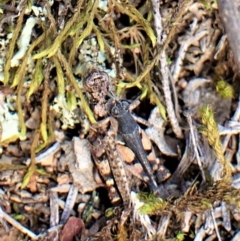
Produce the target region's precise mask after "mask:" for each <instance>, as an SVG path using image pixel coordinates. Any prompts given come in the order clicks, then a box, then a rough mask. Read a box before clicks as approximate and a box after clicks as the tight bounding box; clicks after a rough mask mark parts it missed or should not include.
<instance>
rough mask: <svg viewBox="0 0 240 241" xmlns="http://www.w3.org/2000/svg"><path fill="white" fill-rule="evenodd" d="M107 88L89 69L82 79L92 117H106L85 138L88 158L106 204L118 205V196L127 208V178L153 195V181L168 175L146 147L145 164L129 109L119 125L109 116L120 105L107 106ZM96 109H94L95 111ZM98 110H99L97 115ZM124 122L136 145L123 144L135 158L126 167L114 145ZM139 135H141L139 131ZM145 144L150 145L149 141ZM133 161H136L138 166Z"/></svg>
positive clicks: (104, 78) (105, 77)
mask: <svg viewBox="0 0 240 241" xmlns="http://www.w3.org/2000/svg"><path fill="white" fill-rule="evenodd" d="M109 88H110V81H109V77H108V75H107V74H106V73H105V72H104V71H100V70H96V69H93V70H92V72H91V71H90V72H88V73H87V75H86V76H85V78H84V89H85V91H88V93H86V94H87V97H88V99H89V103H90V105H91V107H92V108H93V109H94V114H95V117H96V118H99V117H106V118H105V119H104V120H102V121H100V122H98V123H97V124H96V125H94V126H92V128H91V131H90V134H89V137H88V138H89V141H90V142H91V144H92V156H93V159H94V162H95V164H96V166H97V168H98V170H99V172H100V174H101V176H102V177H103V179H104V181H105V183H106V186H107V188H108V191H109V197H110V200H111V201H112V203H116V202H118V201H119V199H120V197H119V196H118V192H119V194H120V196H121V198H122V200H123V203H124V205H125V206H127V205H128V204H129V202H130V192H131V186H132V183H131V181H130V180H132V178H129V174H132V175H134V176H136V177H137V178H138V179H140V180H143V181H144V182H146V183H148V184H149V185H150V187H151V188H152V191H156V190H157V181H158V182H162V181H163V180H165V179H166V178H168V177H169V176H170V173H169V171H168V170H167V169H166V168H165V167H164V166H163V165H162V163H160V162H159V161H158V159H157V158H156V156H155V154H154V151H153V148H152V146H151V147H150V150H151V154H150V155H149V156H150V157H152V160H150V161H149V160H148V157H147V154H146V152H145V150H144V149H143V145H142V141H141V136H140V134H139V131H141V129H140V128H139V126H138V125H137V124H136V122H135V120H134V119H133V118H132V117H131V114H130V113H129V105H127V107H126V109H125V111H127V115H128V118H125V117H124V118H123V121H122V122H121V121H119V118H116V115H114V114H113V112H114V111H116V107H117V108H118V109H117V110H119V106H118V104H119V103H120V104H121V103H122V102H123V101H122V102H121V101H114V100H111V99H110V100H109V101H108V103H107V97H108V93H107V92H108V90H109ZM97 101H98V102H97ZM124 102H126V101H124ZM109 103H110V104H109ZM96 106H98V107H97V108H96ZM99 106H100V107H101V113H100V115H99V109H100V108H99ZM109 108H110V109H109ZM108 112H110V113H111V114H112V115H113V117H115V118H116V119H117V120H118V123H117V124H116V123H115V124H114V121H113V119H112V118H111V117H107V113H108ZM115 114H116V113H115ZM120 114H121V113H120ZM123 114H124V113H123ZM117 117H119V116H117ZM128 119H129V120H128ZM125 121H127V122H128V121H130V123H129V122H128V125H130V126H133V127H134V136H135V140H136V141H137V144H135V146H131V145H130V144H129V142H128V140H127V141H126V145H127V146H126V147H130V149H132V151H133V152H134V154H135V155H136V156H135V157H134V158H132V160H131V161H129V160H128V161H127V162H128V163H125V162H124V161H126V156H124V154H123V153H122V151H121V150H123V149H122V148H119V147H120V146H121V145H119V144H118V143H117V139H116V135H117V132H118V133H120V134H124V133H122V132H124V131H122V130H123V127H122V126H121V123H123V125H127V123H125ZM119 124H120V126H119ZM118 128H119V130H118ZM130 129H131V128H130ZM142 133H144V132H143V131H142ZM125 134H126V133H125ZM127 134H129V133H127ZM130 134H131V133H130ZM123 137H124V135H123ZM145 138H146V134H145ZM125 139H126V138H125ZM130 139H131V137H130ZM136 141H135V143H136ZM149 143H151V142H150V140H149ZM139 149H140V152H139ZM148 149H149V148H148ZM139 153H140V154H139ZM136 157H137V158H136ZM137 159H138V160H139V161H140V163H139V161H138V160H137ZM156 161H158V162H156ZM155 174H156V175H155ZM112 176H113V177H112ZM155 176H156V177H157V181H156V180H155ZM127 177H128V178H127ZM114 181H115V182H114ZM114 183H116V186H117V189H118V192H117V191H116V189H115V188H114Z"/></svg>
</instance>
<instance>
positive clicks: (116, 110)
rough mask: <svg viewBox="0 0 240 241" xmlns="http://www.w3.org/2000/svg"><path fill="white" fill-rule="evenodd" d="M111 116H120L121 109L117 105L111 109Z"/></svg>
mask: <svg viewBox="0 0 240 241" xmlns="http://www.w3.org/2000/svg"><path fill="white" fill-rule="evenodd" d="M111 115H112V116H115V117H116V116H118V115H119V108H118V107H117V105H114V106H113V107H112V109H111Z"/></svg>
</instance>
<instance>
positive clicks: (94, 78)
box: [83, 68, 110, 117]
mask: <svg viewBox="0 0 240 241" xmlns="http://www.w3.org/2000/svg"><path fill="white" fill-rule="evenodd" d="M83 86H84V91H85V93H86V95H87V98H88V101H89V104H90V106H91V107H92V108H93V112H94V114H95V115H96V116H97V117H104V116H107V112H106V108H105V104H106V96H107V95H108V92H109V87H110V78H109V76H108V74H107V73H106V72H104V71H102V70H98V69H95V68H93V69H91V70H90V71H88V72H87V73H86V74H85V76H84V78H83Z"/></svg>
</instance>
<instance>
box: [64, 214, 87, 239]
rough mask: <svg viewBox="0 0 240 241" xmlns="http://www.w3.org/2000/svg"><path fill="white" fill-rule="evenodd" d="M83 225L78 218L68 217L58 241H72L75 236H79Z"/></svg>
mask: <svg viewBox="0 0 240 241" xmlns="http://www.w3.org/2000/svg"><path fill="white" fill-rule="evenodd" d="M83 230H84V223H83V221H82V220H81V219H80V218H76V217H70V218H69V219H68V221H67V223H66V224H65V226H64V228H63V230H62V231H61V234H60V241H72V240H73V238H74V237H75V236H76V235H81V233H82V232H83Z"/></svg>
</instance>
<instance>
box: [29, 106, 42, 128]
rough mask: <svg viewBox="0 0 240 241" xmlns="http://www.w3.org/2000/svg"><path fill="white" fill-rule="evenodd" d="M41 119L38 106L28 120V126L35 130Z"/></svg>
mask: <svg viewBox="0 0 240 241" xmlns="http://www.w3.org/2000/svg"><path fill="white" fill-rule="evenodd" d="M40 120H41V116H40V112H39V109H38V108H35V109H34V111H33V112H31V117H30V118H29V119H28V120H27V121H26V127H27V128H29V129H31V130H35V129H36V128H38V126H39V123H40Z"/></svg>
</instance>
